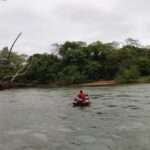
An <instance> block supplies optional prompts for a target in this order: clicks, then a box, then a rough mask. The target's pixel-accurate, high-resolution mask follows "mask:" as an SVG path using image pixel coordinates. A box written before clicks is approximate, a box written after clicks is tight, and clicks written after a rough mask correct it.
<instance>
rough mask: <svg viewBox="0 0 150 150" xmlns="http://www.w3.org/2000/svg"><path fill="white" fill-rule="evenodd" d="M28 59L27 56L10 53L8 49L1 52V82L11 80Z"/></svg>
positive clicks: (5, 48)
mask: <svg viewBox="0 0 150 150" xmlns="http://www.w3.org/2000/svg"><path fill="white" fill-rule="evenodd" d="M9 56H10V58H9ZM26 59H27V55H19V54H18V53H16V52H12V53H10V51H9V48H8V47H4V48H3V49H2V50H0V81H4V80H6V81H7V80H11V78H12V77H13V75H14V74H15V73H16V72H17V71H18V70H19V69H20V68H21V67H22V66H23V63H24V62H25V61H26Z"/></svg>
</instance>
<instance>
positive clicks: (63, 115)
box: [0, 84, 150, 150]
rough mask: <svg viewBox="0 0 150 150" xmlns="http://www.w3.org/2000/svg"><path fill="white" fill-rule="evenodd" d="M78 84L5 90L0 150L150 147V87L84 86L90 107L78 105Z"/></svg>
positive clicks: (0, 101)
mask: <svg viewBox="0 0 150 150" xmlns="http://www.w3.org/2000/svg"><path fill="white" fill-rule="evenodd" d="M78 90H79V89H77V88H57V89H17V90H9V91H2V92H1V93H0V150H142V149H143V150H149V149H150V143H149V141H150V132H149V131H150V85H148V84H143V85H130V86H115V87H112V86H111V87H92V88H85V90H86V91H87V92H88V94H89V95H90V97H91V99H92V105H91V107H88V108H73V107H72V100H73V98H74V96H75V94H77V92H78Z"/></svg>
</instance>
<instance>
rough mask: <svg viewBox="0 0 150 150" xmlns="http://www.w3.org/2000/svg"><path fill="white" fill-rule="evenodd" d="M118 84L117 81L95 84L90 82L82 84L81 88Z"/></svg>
mask: <svg viewBox="0 0 150 150" xmlns="http://www.w3.org/2000/svg"><path fill="white" fill-rule="evenodd" d="M116 84H118V83H117V81H115V80H98V81H94V82H88V83H83V84H80V86H89V87H96V86H106V85H116Z"/></svg>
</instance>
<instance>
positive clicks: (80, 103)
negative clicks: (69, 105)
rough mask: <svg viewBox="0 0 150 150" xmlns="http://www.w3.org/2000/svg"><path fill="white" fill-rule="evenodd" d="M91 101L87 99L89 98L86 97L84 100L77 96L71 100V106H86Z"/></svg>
mask: <svg viewBox="0 0 150 150" xmlns="http://www.w3.org/2000/svg"><path fill="white" fill-rule="evenodd" d="M90 104H91V102H90V100H89V98H87V99H86V100H85V101H82V100H81V99H79V98H75V99H74V101H73V106H74V107H87V106H90Z"/></svg>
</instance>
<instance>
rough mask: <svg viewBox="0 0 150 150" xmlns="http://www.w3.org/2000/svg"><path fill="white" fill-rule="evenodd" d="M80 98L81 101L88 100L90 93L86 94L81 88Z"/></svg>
mask: <svg viewBox="0 0 150 150" xmlns="http://www.w3.org/2000/svg"><path fill="white" fill-rule="evenodd" d="M78 98H79V99H80V101H82V102H85V101H86V100H88V95H87V94H85V93H84V92H83V91H82V90H80V93H79V95H78Z"/></svg>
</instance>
